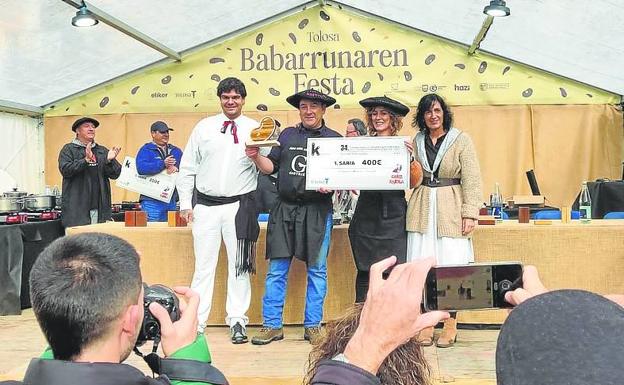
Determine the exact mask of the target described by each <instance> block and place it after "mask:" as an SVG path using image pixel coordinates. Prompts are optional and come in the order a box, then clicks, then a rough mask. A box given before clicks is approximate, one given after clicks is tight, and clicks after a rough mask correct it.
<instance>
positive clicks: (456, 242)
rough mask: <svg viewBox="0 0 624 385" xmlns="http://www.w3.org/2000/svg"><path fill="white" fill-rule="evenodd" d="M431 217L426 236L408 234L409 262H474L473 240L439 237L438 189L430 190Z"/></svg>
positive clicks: (462, 263) (444, 263) (442, 263)
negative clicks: (431, 259) (422, 260)
mask: <svg viewBox="0 0 624 385" xmlns="http://www.w3.org/2000/svg"><path fill="white" fill-rule="evenodd" d="M430 191H431V192H430V193H429V217H428V220H427V223H428V225H427V231H426V232H425V233H424V234H421V233H417V232H412V231H408V232H407V261H408V262H411V261H418V260H421V259H425V258H428V257H436V265H438V266H444V265H465V264H467V263H470V262H474V252H473V249H472V239H470V238H451V237H438V221H437V215H436V212H437V206H438V205H437V203H438V199H437V198H438V197H437V194H436V189H434V188H432V189H430Z"/></svg>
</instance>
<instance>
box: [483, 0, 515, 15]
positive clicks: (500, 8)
mask: <svg viewBox="0 0 624 385" xmlns="http://www.w3.org/2000/svg"><path fill="white" fill-rule="evenodd" d="M483 13H485V14H486V15H489V16H494V17H504V16H509V15H510V14H511V11H510V10H509V7H508V6H507V4H505V2H504V1H503V0H492V1H490V5H488V6H486V7H485V8H483Z"/></svg>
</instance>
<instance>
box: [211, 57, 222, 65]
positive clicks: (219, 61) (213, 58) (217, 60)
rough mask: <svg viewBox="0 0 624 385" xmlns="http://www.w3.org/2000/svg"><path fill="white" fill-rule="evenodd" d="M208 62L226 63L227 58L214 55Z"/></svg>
mask: <svg viewBox="0 0 624 385" xmlns="http://www.w3.org/2000/svg"><path fill="white" fill-rule="evenodd" d="M208 62H209V63H210V64H217V63H225V60H224V59H223V58H220V57H212V58H210V60H208Z"/></svg>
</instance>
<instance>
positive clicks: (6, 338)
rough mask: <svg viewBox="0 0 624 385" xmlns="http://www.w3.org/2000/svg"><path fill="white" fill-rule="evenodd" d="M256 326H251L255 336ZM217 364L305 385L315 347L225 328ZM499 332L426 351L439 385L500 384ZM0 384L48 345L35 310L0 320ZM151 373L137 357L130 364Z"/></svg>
mask: <svg viewBox="0 0 624 385" xmlns="http://www.w3.org/2000/svg"><path fill="white" fill-rule="evenodd" d="M257 330H258V328H257V327H250V328H249V333H250V335H253V333H255V332H256V331H257ZM205 335H206V338H207V339H208V344H209V346H210V351H211V354H212V359H213V363H214V365H215V366H216V367H217V368H219V369H220V370H221V371H223V373H224V374H225V375H226V377H227V378H228V380H229V382H230V384H231V385H301V381H302V378H303V374H304V372H305V365H306V362H307V359H308V353H309V352H310V344H309V343H308V342H307V341H304V340H303V327H302V326H287V327H286V329H285V335H286V336H285V339H284V340H282V341H277V342H273V343H271V344H269V345H266V346H255V345H252V344H250V343H248V344H243V345H233V344H232V343H230V340H229V330H228V328H227V327H223V326H213V327H208V328H207V329H206V331H205ZM497 337H498V331H493V330H482V331H481V330H479V331H476V330H460V332H459V335H458V340H457V344H456V345H455V346H454V347H453V348H449V349H438V348H436V347H426V348H424V351H425V355H426V358H427V360H428V362H429V364H430V365H431V369H432V375H433V378H434V380H435V383H436V384H442V383H453V384H454V385H477V384H478V385H495V384H496V381H495V375H496V372H495V368H494V353H495V349H496V339H497ZM0 341H2V344H0V381H2V380H9V379H11V380H21V379H22V378H23V375H24V372H25V370H26V367H27V366H28V362H29V361H30V359H31V358H32V357H37V356H39V355H40V354H41V352H42V351H43V350H44V348H45V346H46V343H45V339H44V338H43V335H42V334H41V332H40V330H39V327H38V325H37V321H36V320H35V317H34V314H33V312H32V309H28V310H25V311H24V312H23V313H22V315H19V316H5V317H0ZM126 362H127V363H129V364H131V365H133V366H136V367H138V368H140V369H141V370H143V371H144V372H145V373H148V374H149V369H148V368H147V365H146V364H145V363H144V362H143V361H142V359H140V358H139V357H137V356H135V355H131V356H130V358H129V359H128V360H127V361H126Z"/></svg>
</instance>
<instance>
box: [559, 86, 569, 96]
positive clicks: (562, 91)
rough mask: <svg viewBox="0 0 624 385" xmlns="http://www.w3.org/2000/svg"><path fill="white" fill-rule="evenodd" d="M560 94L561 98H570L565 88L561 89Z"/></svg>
mask: <svg viewBox="0 0 624 385" xmlns="http://www.w3.org/2000/svg"><path fill="white" fill-rule="evenodd" d="M559 92H561V96H563V97H564V98H567V97H568V92H567V91H566V90H565V88H562V87H559Z"/></svg>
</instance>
